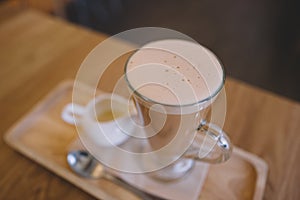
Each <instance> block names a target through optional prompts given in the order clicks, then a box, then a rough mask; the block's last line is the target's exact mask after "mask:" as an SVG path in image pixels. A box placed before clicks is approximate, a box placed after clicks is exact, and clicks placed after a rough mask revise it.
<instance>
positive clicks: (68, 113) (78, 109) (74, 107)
mask: <svg viewBox="0 0 300 200" xmlns="http://www.w3.org/2000/svg"><path fill="white" fill-rule="evenodd" d="M83 112H84V107H83V106H81V105H78V104H75V103H69V104H67V105H66V106H65V107H64V109H63V111H62V113H61V118H62V119H63V120H64V121H65V122H67V123H68V124H71V125H75V124H76V117H80V116H81V115H82V114H83Z"/></svg>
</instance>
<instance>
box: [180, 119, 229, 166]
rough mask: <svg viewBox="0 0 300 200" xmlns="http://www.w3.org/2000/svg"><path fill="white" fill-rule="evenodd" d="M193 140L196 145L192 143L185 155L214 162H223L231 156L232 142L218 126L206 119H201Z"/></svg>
mask: <svg viewBox="0 0 300 200" xmlns="http://www.w3.org/2000/svg"><path fill="white" fill-rule="evenodd" d="M202 133H204V138H203V134H202ZM201 135H202V138H201ZM195 141H196V143H197V145H194V144H193V145H192V148H191V149H189V150H188V152H187V154H186V155H185V157H187V158H192V159H194V160H197V161H203V162H207V163H211V164H214V163H222V162H225V161H226V160H228V159H229V158H230V156H231V153H232V144H231V142H230V139H229V137H228V136H227V134H226V133H225V132H224V131H223V130H222V129H221V128H220V127H219V126H217V125H215V124H213V123H208V122H207V121H206V120H202V121H201V123H200V125H199V127H198V128H197V134H196V136H195ZM199 141H200V142H199ZM199 145H200V148H199Z"/></svg>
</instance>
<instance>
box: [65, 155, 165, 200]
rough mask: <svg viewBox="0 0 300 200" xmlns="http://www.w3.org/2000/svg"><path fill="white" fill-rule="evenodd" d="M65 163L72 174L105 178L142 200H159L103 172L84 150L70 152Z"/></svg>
mask: <svg viewBox="0 0 300 200" xmlns="http://www.w3.org/2000/svg"><path fill="white" fill-rule="evenodd" d="M67 162H68V164H69V166H70V167H71V169H72V170H73V171H74V172H76V173H77V174H79V175H81V176H83V177H85V178H105V179H107V180H110V181H112V182H113V183H116V184H118V185H120V186H122V187H124V188H125V189H127V190H129V191H131V192H133V193H135V194H136V195H138V196H139V197H140V198H142V199H145V200H151V199H152V200H153V199H160V198H159V197H154V196H152V195H150V194H147V193H145V192H143V191H141V190H139V189H138V188H136V187H134V186H132V185H130V184H129V183H127V182H126V181H124V180H123V179H121V178H119V177H116V176H114V175H112V174H110V173H109V172H107V171H105V168H104V167H103V165H102V164H101V163H100V162H99V161H97V160H96V159H95V158H94V157H93V156H92V155H91V154H90V153H89V152H87V151H85V150H76V151H70V152H69V153H68V155H67Z"/></svg>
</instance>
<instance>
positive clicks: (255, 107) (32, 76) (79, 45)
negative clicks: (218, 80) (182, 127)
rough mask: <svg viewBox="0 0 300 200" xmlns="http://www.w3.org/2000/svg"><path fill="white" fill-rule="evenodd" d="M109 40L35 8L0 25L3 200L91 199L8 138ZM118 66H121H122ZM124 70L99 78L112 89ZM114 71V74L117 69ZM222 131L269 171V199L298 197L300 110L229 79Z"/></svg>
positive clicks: (284, 100)
mask: <svg viewBox="0 0 300 200" xmlns="http://www.w3.org/2000/svg"><path fill="white" fill-rule="evenodd" d="M105 38H106V36H105V35H102V34H99V33H95V32H92V31H90V30H85V29H82V28H80V27H77V26H74V25H71V24H68V23H65V22H63V21H60V20H58V19H56V18H51V17H48V16H46V15H43V14H41V13H38V12H36V11H32V10H25V11H21V12H18V14H15V15H14V16H12V17H10V18H9V20H7V19H5V20H4V21H1V23H0V44H1V45H0V63H1V67H0V112H1V115H2V116H1V126H0V133H1V139H0V152H1V153H0V164H1V165H0V177H1V179H0V188H1V191H0V199H62V198H63V199H92V197H91V196H89V195H88V194H86V193H84V192H82V191H81V190H79V189H77V188H76V187H74V186H72V185H71V184H69V183H68V182H66V181H64V180H63V179H61V178H59V177H58V176H55V175H53V174H52V173H50V172H49V171H47V170H45V169H44V168H43V167H41V166H39V165H38V164H35V163H33V162H32V161H31V160H29V159H27V158H25V157H23V156H22V155H20V154H18V153H16V152H15V151H13V150H12V149H11V148H9V147H8V146H7V145H6V144H4V141H3V139H2V136H3V134H4V132H5V131H6V130H7V129H8V128H9V127H10V126H11V125H12V124H14V123H15V122H16V120H18V119H19V118H20V117H21V116H22V115H24V114H25V113H26V112H27V111H29V110H30V108H31V107H32V106H33V105H35V104H36V103H37V102H38V101H39V100H40V99H41V98H42V97H43V96H44V95H46V94H47V93H48V92H49V91H50V90H51V88H53V87H54V86H55V85H56V84H57V83H58V82H60V81H61V80H63V79H66V78H74V77H75V75H76V72H77V70H78V68H79V66H80V64H81V62H82V61H83V59H84V58H85V56H86V55H87V54H88V53H89V52H90V51H91V50H92V49H93V47H95V46H96V45H97V44H98V43H99V42H100V41H102V40H104V39H105ZM119 64H121V63H119ZM119 70H122V67H119V68H116V69H115V73H109V71H108V72H107V73H109V75H110V76H112V78H111V79H109V78H105V79H103V80H102V84H101V85H102V86H101V89H104V90H107V91H109V90H111V89H112V86H111V85H112V84H113V83H112V82H111V81H112V80H115V76H116V75H120V74H121V73H122V72H121V71H119ZM112 71H114V70H112ZM226 92H227V98H228V99H227V105H228V107H227V117H226V123H225V127H224V128H225V130H226V131H227V132H228V134H229V135H230V137H231V138H232V141H233V143H234V144H235V145H236V146H239V147H241V148H243V149H245V150H247V151H249V152H252V153H255V154H257V155H259V156H260V157H262V158H263V159H264V160H266V161H267V163H268V165H269V174H268V181H267V186H266V190H265V196H264V199H270V200H271V199H272V200H273V199H300V190H299V189H298V187H299V185H300V171H299V167H300V160H299V159H298V158H299V155H300V143H299V142H300V134H299V130H300V123H299V120H300V105H299V103H297V102H293V101H290V100H288V99H284V98H282V97H278V96H276V95H273V94H271V93H269V92H266V91H263V90H260V89H258V88H253V87H251V86H249V85H246V84H244V83H241V82H239V81H236V80H233V79H230V78H229V79H228V80H227V83H226Z"/></svg>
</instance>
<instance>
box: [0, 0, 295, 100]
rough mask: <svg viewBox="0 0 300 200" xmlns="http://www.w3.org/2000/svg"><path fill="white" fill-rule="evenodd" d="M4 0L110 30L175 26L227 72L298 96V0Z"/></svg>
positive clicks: (243, 79) (237, 77)
mask: <svg viewBox="0 0 300 200" xmlns="http://www.w3.org/2000/svg"><path fill="white" fill-rule="evenodd" d="M1 1H2V2H4V1H5V0H1ZM6 1H11V2H13V3H14V4H15V3H18V4H19V5H21V7H32V8H35V9H38V10H40V11H42V12H44V13H47V14H49V15H55V16H58V17H60V18H62V19H64V20H67V21H70V22H72V23H75V24H78V25H82V26H85V27H87V28H90V29H93V30H95V31H100V32H104V33H107V34H109V35H112V34H116V33H119V32H121V31H125V30H128V29H132V28H137V27H144V26H157V27H164V28H170V29H174V30H177V31H180V32H182V33H184V34H187V35H188V36H190V37H192V38H193V39H195V40H196V41H198V42H199V43H201V44H203V45H204V46H206V47H208V48H209V49H211V50H212V51H213V52H214V53H215V54H216V55H217V56H218V57H219V58H220V60H221V61H222V62H223V64H224V66H225V69H226V73H227V75H228V76H231V77H234V78H236V79H239V80H242V81H244V82H247V83H250V84H252V85H255V86H258V87H261V88H264V89H266V90H269V91H272V92H274V93H277V94H280V95H283V96H286V97H288V98H292V99H294V100H296V101H300V73H299V72H300V70H299V68H300V12H299V10H300V6H299V5H300V3H299V1H296V0H292V1H290V0H226V1H220V0H218V1H217V0H185V1H183V0H6Z"/></svg>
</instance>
